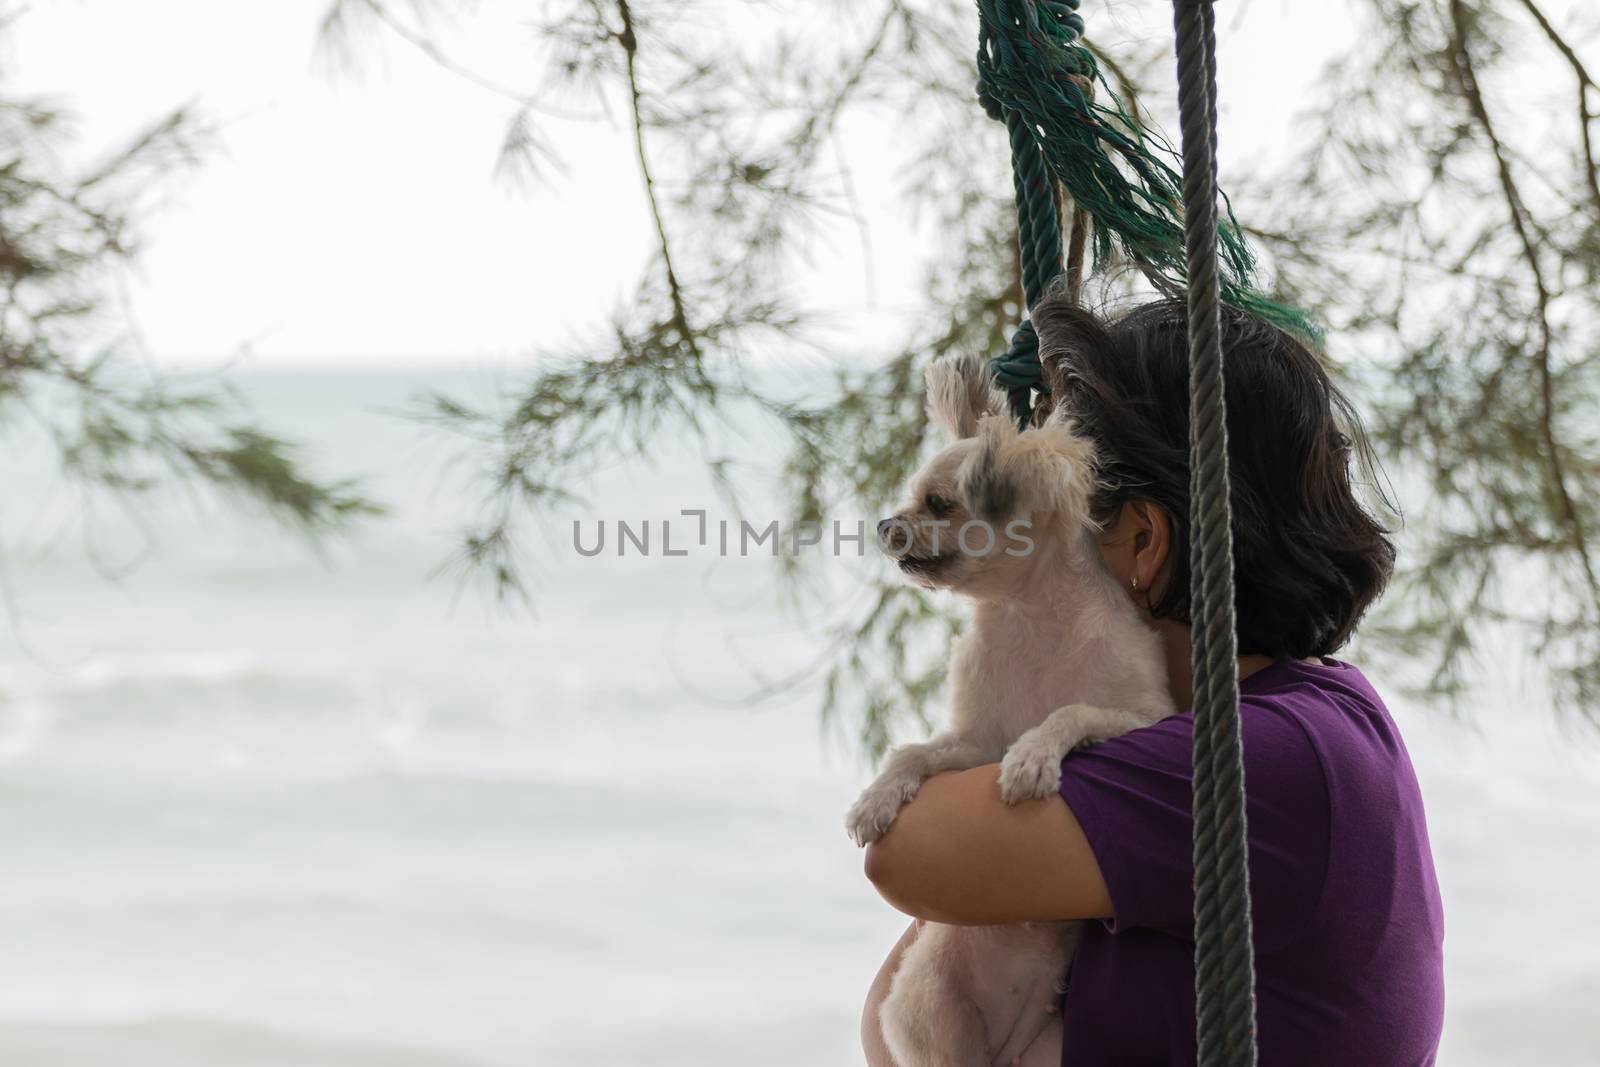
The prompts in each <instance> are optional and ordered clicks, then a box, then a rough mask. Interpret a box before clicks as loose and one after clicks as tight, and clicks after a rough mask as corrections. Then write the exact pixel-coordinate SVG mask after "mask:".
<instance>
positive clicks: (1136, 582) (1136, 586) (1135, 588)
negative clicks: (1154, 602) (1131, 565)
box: [1133, 574, 1139, 593]
mask: <svg viewBox="0 0 1600 1067" xmlns="http://www.w3.org/2000/svg"><path fill="white" fill-rule="evenodd" d="M1133 591H1134V592H1135V593H1137V592H1138V591H1139V576H1138V575H1137V574H1135V575H1134V576H1133Z"/></svg>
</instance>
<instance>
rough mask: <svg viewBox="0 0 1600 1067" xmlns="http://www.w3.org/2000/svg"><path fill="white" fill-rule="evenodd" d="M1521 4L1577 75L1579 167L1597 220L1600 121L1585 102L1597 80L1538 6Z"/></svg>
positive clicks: (1598, 88)
mask: <svg viewBox="0 0 1600 1067" xmlns="http://www.w3.org/2000/svg"><path fill="white" fill-rule="evenodd" d="M1521 3H1522V6H1523V8H1524V9H1525V10H1526V11H1527V12H1528V14H1529V15H1531V16H1533V20H1534V21H1535V22H1537V23H1538V24H1539V28H1540V29H1541V30H1543V31H1544V35H1545V36H1546V37H1548V38H1550V43H1551V44H1552V45H1554V46H1555V48H1556V51H1558V52H1560V53H1561V56H1562V58H1563V59H1565V60H1566V61H1567V65H1568V66H1570V67H1571V68H1572V73H1573V74H1574V75H1576V76H1577V79H1578V130H1579V132H1580V134H1581V135H1582V138H1583V167H1584V170H1585V172H1586V173H1587V174H1588V179H1589V180H1588V189H1589V191H1590V193H1591V194H1593V196H1594V206H1595V211H1596V213H1597V214H1596V218H1597V219H1600V162H1597V161H1596V158H1595V150H1594V149H1595V146H1594V129H1593V127H1594V124H1595V122H1596V121H1600V114H1596V112H1595V110H1594V109H1593V108H1592V107H1591V106H1590V104H1589V93H1590V91H1591V90H1593V92H1594V93H1595V94H1596V95H1597V96H1600V83H1597V82H1596V81H1595V80H1594V78H1593V77H1592V76H1591V75H1590V74H1589V69H1588V67H1586V66H1585V65H1584V62H1583V60H1582V59H1581V58H1579V56H1578V53H1577V52H1576V51H1575V50H1574V49H1573V47H1572V45H1571V44H1569V43H1568V42H1567V40H1566V38H1564V37H1562V36H1561V33H1560V31H1559V30H1557V29H1556V28H1555V26H1554V24H1552V23H1551V21H1550V19H1549V18H1547V17H1546V16H1545V13H1544V12H1543V11H1541V10H1540V9H1539V5H1538V4H1536V3H1534V0H1521Z"/></svg>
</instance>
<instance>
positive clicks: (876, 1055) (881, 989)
mask: <svg viewBox="0 0 1600 1067" xmlns="http://www.w3.org/2000/svg"><path fill="white" fill-rule="evenodd" d="M921 925H922V922H921V920H918V921H917V922H914V923H912V924H911V925H910V926H908V927H906V932H905V933H903V934H901V935H900V940H898V941H896V942H895V943H894V948H892V949H890V950H889V958H888V959H886V960H884V961H883V966H882V967H879V968H878V976H877V977H876V978H874V979H873V980H872V986H871V988H869V989H868V990H867V1003H866V1004H865V1006H863V1007H862V1009H861V1051H863V1052H865V1053H866V1054H867V1067H895V1062H894V1058H893V1057H892V1056H890V1055H889V1046H887V1045H885V1044H884V1043H883V1027H882V1025H881V1024H879V1022H878V1009H879V1008H882V1007H883V1001H884V998H885V997H887V996H888V995H889V982H890V981H891V980H892V979H893V978H894V972H895V971H898V970H899V969H900V957H902V956H904V955H905V952H906V949H907V948H908V947H909V946H910V944H911V940H912V938H914V937H916V936H917V927H919V926H921Z"/></svg>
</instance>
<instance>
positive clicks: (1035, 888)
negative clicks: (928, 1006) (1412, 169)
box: [862, 298, 1444, 1067]
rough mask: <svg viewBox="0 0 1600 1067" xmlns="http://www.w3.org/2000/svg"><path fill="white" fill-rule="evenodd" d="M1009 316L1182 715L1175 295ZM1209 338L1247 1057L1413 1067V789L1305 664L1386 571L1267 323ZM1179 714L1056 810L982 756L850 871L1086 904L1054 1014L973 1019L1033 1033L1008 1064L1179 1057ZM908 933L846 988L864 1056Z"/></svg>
mask: <svg viewBox="0 0 1600 1067" xmlns="http://www.w3.org/2000/svg"><path fill="white" fill-rule="evenodd" d="M1033 317H1034V323H1035V326H1036V327H1037V329H1038V331H1039V336H1040V340H1041V354H1042V359H1043V361H1044V363H1045V368H1046V373H1047V374H1048V376H1049V379H1050V383H1051V391H1052V394H1053V395H1054V396H1055V397H1056V398H1057V402H1058V403H1060V404H1063V405H1065V406H1066V410H1067V411H1069V412H1070V413H1071V414H1072V416H1073V417H1074V418H1075V419H1076V420H1077V424H1078V426H1079V428H1080V430H1082V431H1083V432H1084V433H1086V434H1087V435H1088V436H1089V437H1091V438H1092V439H1094V440H1095V441H1096V443H1097V445H1098V447H1099V451H1100V462H1101V467H1102V475H1103V480H1104V483H1105V484H1104V488H1103V489H1102V491H1101V493H1100V496H1099V498H1098V500H1097V502H1096V507H1097V512H1098V517H1099V518H1100V519H1101V520H1102V521H1103V524H1104V527H1103V529H1104V532H1103V535H1102V542H1101V543H1102V551H1103V554H1104V557H1105V563H1106V566H1107V567H1108V568H1109V569H1110V570H1111V572H1112V573H1113V574H1115V575H1116V576H1117V577H1118V578H1119V579H1120V580H1121V582H1122V584H1123V587H1124V588H1125V589H1127V591H1128V595H1129V596H1130V597H1131V598H1132V599H1133V601H1134V603H1135V604H1136V605H1138V607H1139V608H1140V610H1141V611H1142V612H1144V613H1145V615H1146V616H1147V618H1148V620H1149V623H1150V625H1151V626H1152V627H1153V628H1155V629H1156V630H1157V631H1158V632H1159V633H1160V634H1161V635H1162V638H1163V639H1164V642H1165V647H1166V654H1167V662H1168V667H1169V670H1170V679H1171V688H1172V694H1173V699H1174V701H1175V702H1176V705H1177V706H1178V707H1180V708H1187V707H1189V706H1190V705H1191V703H1192V697H1193V692H1192V688H1191V678H1190V669H1189V640H1190V629H1189V518H1188V517H1189V474H1188V451H1189V447H1188V433H1189V431H1188V406H1189V396H1188V342H1187V336H1186V327H1185V314H1184V310H1183V307H1182V306H1181V305H1180V304H1177V303H1172V302H1162V303H1157V304H1153V305H1149V306H1145V307H1142V308H1139V309H1137V310H1135V311H1133V312H1132V313H1129V314H1125V315H1123V316H1121V317H1119V318H1117V319H1115V320H1114V321H1111V322H1109V323H1103V322H1101V321H1100V320H1098V319H1097V318H1096V317H1095V316H1094V315H1092V314H1090V313H1089V312H1087V311H1084V310H1082V309H1079V308H1076V307H1073V306H1071V305H1070V304H1068V303H1066V302H1064V301H1062V300H1059V299H1055V298H1052V299H1049V300H1047V301H1045V302H1043V303H1042V304H1041V306H1040V307H1038V308H1037V309H1036V310H1035V312H1034V316H1033ZM1223 345H1224V350H1225V352H1226V353H1227V374H1228V380H1227V400H1228V432H1229V455H1230V458H1231V465H1232V476H1233V509H1234V515H1233V537H1234V559H1235V565H1236V571H1237V577H1236V581H1237V587H1238V588H1237V598H1238V599H1237V609H1238V635H1239V653H1240V655H1239V675H1240V678H1241V683H1240V689H1241V699H1240V706H1241V714H1242V722H1243V738H1244V761H1245V779H1246V785H1247V791H1248V801H1247V815H1248V825H1249V841H1250V883H1251V893H1252V900H1251V904H1252V912H1253V915H1254V921H1255V951H1256V995H1257V1024H1258V1031H1257V1032H1258V1041H1259V1046H1260V1051H1261V1062H1262V1063H1263V1064H1265V1065H1267V1067H1272V1065H1275V1064H1296V1065H1300V1067H1315V1065H1321V1064H1328V1065H1333V1064H1339V1065H1349V1064H1361V1065H1363V1067H1389V1065H1394V1067H1401V1065H1405V1067H1410V1065H1417V1064H1431V1063H1433V1061H1434V1055H1435V1051H1436V1048H1437V1045H1438V1040H1439V1032H1440V1027H1441V1023H1442V1017H1443V1007H1444V985H1443V975H1442V957H1441V951H1442V942H1443V914H1442V909H1441V906H1440V901H1439V891H1438V884H1437V882H1436V880H1435V876H1434V870H1433V859H1432V856H1431V853H1430V851H1429V847H1428V834H1427V826H1426V823H1425V820H1424V816H1423V808H1422V799H1421V796H1420V794H1419V792H1418V788H1417V782H1416V776H1415V774H1414V773H1413V771H1412V768H1411V763H1410V760H1409V759H1408V757H1407V755H1406V751H1405V747H1404V745H1403V744H1402V743H1401V740H1400V735H1399V733H1398V731H1397V730H1396V729H1395V725H1394V722H1393V721H1392V720H1391V719H1390V717H1389V713H1388V711H1387V710H1386V709H1385V708H1384V705H1383V701H1382V700H1381V699H1380V698H1379V697H1378V694H1377V693H1376V692H1374V691H1373V688H1372V686H1371V685H1370V684H1369V683H1368V681H1367V680H1366V679H1365V678H1364V677H1363V676H1362V674H1361V672H1360V671H1359V670H1357V669H1356V668H1355V667H1353V666H1351V665H1349V664H1347V663H1342V662H1339V661H1337V660H1334V659H1331V658H1329V657H1330V656H1331V655H1332V653H1334V652H1335V651H1336V650H1338V649H1339V648H1340V647H1341V646H1343V645H1344V644H1345V642H1346V641H1347V640H1348V639H1349V637H1350V635H1351V633H1352V632H1353V631H1354V630H1355V627H1356V623H1357V622H1358V621H1359V620H1360V618H1361V616H1362V613H1363V612H1364V611H1365V610H1366V609H1367V607H1368V606H1369V605H1370V604H1371V603H1372V602H1373V600H1374V599H1376V597H1377V596H1378V594H1379V593H1380V592H1381V591H1382V589H1383V586H1384V583H1385V582H1386V581H1387V579H1388V577H1389V574H1390V571H1391V569H1392V567H1393V563H1394V547H1393V545H1392V543H1391V542H1390V541H1389V539H1388V537H1387V535H1386V532H1385V530H1384V528H1383V527H1382V526H1381V525H1379V523H1378V522H1377V521H1376V520H1375V519H1374V518H1373V517H1372V516H1371V515H1370V514H1369V513H1368V511H1367V510H1366V509H1365V508H1363V507H1362V505H1361V503H1360V502H1359V501H1358V500H1357V498H1356V495H1355V492H1354V487H1353V485H1352V475H1351V458H1352V449H1353V446H1354V447H1355V448H1356V449H1357V450H1360V451H1362V453H1363V454H1364V445H1362V444H1361V441H1362V438H1361V431H1360V426H1359V422H1358V420H1357V419H1356V418H1355V416H1354V413H1353V412H1352V410H1351V409H1350V407H1349V405H1348V403H1347V402H1346V401H1345V400H1344V398H1343V397H1342V396H1341V395H1340V394H1339V392H1338V390H1337V389H1336V388H1335V387H1334V386H1333V385H1332V383H1331V382H1330V381H1329V380H1328V377H1327V375H1326V373H1325V372H1324V371H1323V369H1322V367H1321V365H1320V364H1319V363H1318V361H1317V359H1316V357H1315V356H1313V355H1312V354H1311V352H1309V351H1308V350H1307V349H1306V348H1305V346H1303V345H1301V344H1300V343H1299V342H1297V341H1296V340H1294V339H1293V338H1292V337H1290V336H1289V335H1287V334H1285V333H1283V332H1282V331H1280V330H1278V329H1276V328H1275V327H1273V326H1270V325H1268V324H1266V323H1264V322H1262V321H1260V320H1258V319H1255V318H1253V317H1251V316H1249V315H1248V314H1246V313H1244V312H1241V311H1237V310H1232V309H1229V310H1227V311H1225V312H1224V316H1223ZM1341 424H1342V426H1343V428H1341ZM1192 728H1193V716H1192V713H1190V712H1184V713H1183V714H1181V715H1176V716H1173V717H1172V718H1169V719H1166V720H1164V721H1162V722H1160V723H1157V724H1156V725H1154V726H1151V727H1148V728H1146V729H1143V730H1138V731H1135V732H1133V733H1131V734H1128V735H1125V736H1123V737H1120V738H1116V739H1115V740H1112V741H1108V742H1105V743H1103V744H1100V745H1096V746H1094V747H1092V748H1088V749H1084V750H1081V751H1079V752H1075V753H1073V754H1072V755H1070V756H1068V757H1067V759H1066V760H1065V761H1064V762H1063V765H1062V779H1061V790H1060V796H1059V798H1056V797H1052V798H1049V799H1045V800H1039V801H1033V802H1030V803H1025V804H1021V805H1017V806H1015V807H1008V806H1006V805H1005V804H1003V803H1002V802H1001V801H1000V797H999V793H998V790H997V786H996V782H997V778H998V774H999V767H998V765H990V766H986V767H979V768H977V769H975V770H971V771H964V772H959V773H952V774H945V775H940V776H938V777H936V778H934V779H932V780H930V781H929V782H928V783H927V784H926V785H924V786H923V788H922V790H921V791H920V792H919V793H918V794H917V796H916V798H915V799H913V800H912V801H911V803H910V804H908V805H907V806H906V807H905V809H904V810H903V811H902V812H901V814H900V816H899V818H898V819H897V820H896V822H895V823H894V826H893V827H892V829H891V830H890V831H889V833H888V834H887V836H885V837H884V838H883V839H881V840H880V841H879V842H877V843H876V844H874V845H872V846H871V847H870V848H869V850H868V852H867V857H866V869H867V877H868V878H870V879H871V880H872V883H873V885H874V886H876V887H877V889H878V891H879V892H880V893H881V894H882V895H883V897H884V898H885V899H886V900H888V901H889V903H891V904H893V905H894V906H895V907H897V908H899V909H900V910H901V911H904V912H906V913H907V914H909V915H911V916H913V917H915V918H916V919H917V920H919V921H921V920H928V921H933V922H941V923H965V924H985V923H1015V922H1027V921H1056V920H1066V919H1083V920H1090V922H1088V923H1087V924H1086V930H1085V933H1084V937H1083V941H1082V944H1081V947H1080V948H1079V949H1078V953H1077V956H1076V958H1075V960H1074V962H1073V967H1072V972H1071V974H1070V976H1069V979H1068V991H1067V993H1066V995H1065V997H1064V998H1063V999H1062V1001H1061V1003H1060V1006H1059V1015H1056V1014H1052V1015H1051V1016H1050V1017H1049V1019H1047V1020H1042V1021H1041V1020H1026V1019H1024V1020H1016V1021H1015V1022H1014V1023H1013V1022H1010V1021H1007V1022H1004V1023H1001V1024H1000V1025H1003V1026H1009V1025H1023V1026H1029V1027H1039V1028H1040V1030H1041V1033H1040V1036H1039V1037H1038V1039H1037V1040H1035V1041H1034V1042H1033V1044H1032V1045H1031V1046H1030V1047H1029V1053H1028V1056H1027V1057H1026V1058H1025V1060H1026V1063H1027V1064H1028V1065H1029V1067H1033V1065H1035V1064H1038V1065H1049V1067H1054V1065H1055V1064H1057V1063H1061V1064H1066V1065H1069V1067H1081V1065H1095V1067H1119V1065H1129V1067H1131V1065H1147V1064H1148V1065H1152V1067H1154V1065H1158V1064H1159V1065H1163V1067H1165V1065H1169V1064H1185V1063H1193V1062H1194V1061H1195V1036H1194V978H1193V965H1194V964H1193V961H1194V930H1193V919H1192V909H1193V891H1192V888H1191V880H1192V878H1193V863H1192V858H1191V853H1190V848H1191V846H1190V834H1191V821H1190V789H1191V781H1190V762H1191V757H1190V746H1191V744H1192ZM915 933H916V926H915V924H913V926H912V928H911V929H909V930H907V931H906V935H905V936H904V937H903V938H902V939H901V942H900V944H898V945H896V946H895V949H894V951H893V952H891V954H890V956H889V958H888V959H887V960H886V961H885V963H884V965H883V969H882V970H881V971H880V972H879V974H878V977H877V980H876V981H875V982H874V983H873V986H872V989H871V991H870V993H869V995H868V1000H867V1005H866V1011H865V1015H864V1018H863V1025H862V1040H863V1043H864V1046H865V1048H866V1052H867V1059H868V1062H869V1063H870V1064H872V1065H873V1067H888V1065H890V1064H891V1059H890V1057H889V1055H888V1052H887V1050H886V1049H885V1048H884V1047H883V1042H882V1037H881V1034H880V1032H879V1028H878V1025H877V1011H878V1007H879V1005H880V1004H881V1002H882V1000H883V997H884V996H885V994H886V993H887V990H888V985H889V981H890V978H891V977H892V975H893V973H894V970H895V967H896V965H897V963H898V960H899V956H900V953H901V951H902V950H903V948H904V946H905V945H906V944H908V943H909V942H910V939H911V938H913V937H914V936H915ZM1057 1020H1059V1021H1057ZM1045 1023H1048V1024H1049V1025H1044V1024H1045ZM991 1036H993V1035H991Z"/></svg>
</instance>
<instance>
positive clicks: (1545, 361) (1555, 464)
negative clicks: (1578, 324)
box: [1450, 0, 1600, 609]
mask: <svg viewBox="0 0 1600 1067" xmlns="http://www.w3.org/2000/svg"><path fill="white" fill-rule="evenodd" d="M1450 23H1451V29H1452V33H1451V47H1450V59H1451V63H1452V65H1453V68H1454V73H1455V80H1456V84H1457V87H1458V88H1459V89H1460V91H1461V95H1462V97H1463V98H1464V99H1465V100H1466V102H1467V107H1468V110H1469V111H1470V112H1471V114H1472V118H1473V120H1474V121H1475V122H1476V123H1477V125H1478V128H1479V129H1480V130H1481V131H1482V133H1483V135H1484V139H1485V140H1486V141H1487V142H1488V144H1489V148H1490V151H1491V153H1492V154H1493V156H1494V161H1495V167H1496V171H1497V173H1498V176H1499V181H1500V189H1501V193H1502V195H1503V196H1504V199H1505V204H1506V211H1507V213H1508V214H1509V215H1510V218H1511V227H1512V229H1513V230H1514V231H1515V233H1516V235H1517V241H1518V243H1519V244H1520V245H1521V247H1522V257H1523V259H1524V261H1525V262H1526V264H1527V267H1528V274H1529V277H1530V279H1531V280H1532V282H1533V286H1534V296H1535V302H1536V319H1537V324H1538V330H1539V347H1538V349H1537V351H1536V352H1535V353H1534V359H1535V364H1536V366H1537V369H1538V373H1539V404H1540V410H1539V433H1540V437H1541V438H1542V441H1543V444H1544V452H1545V462H1546V465H1547V468H1548V476H1549V483H1550V489H1551V492H1552V493H1553V494H1554V495H1555V498H1556V502H1557V506H1558V508H1559V509H1560V513H1561V519H1562V521H1563V522H1564V524H1565V525H1566V527H1567V531H1568V534H1569V536H1570V538H1571V542H1572V549H1573V551H1574V553H1575V554H1576V555H1577V557H1578V562H1579V564H1580V566H1581V567H1582V569H1583V573H1584V577H1585V578H1586V579H1587V582H1588V586H1589V592H1590V594H1591V596H1592V597H1593V598H1594V602H1595V605H1596V608H1597V609H1600V576H1597V575H1596V573H1595V567H1594V563H1593V561H1592V560H1591V559H1590V556H1589V543H1588V535H1587V532H1586V531H1585V529H1584V523H1583V518H1582V516H1581V515H1579V513H1578V508H1577V504H1576V503H1575V502H1574V500H1573V499H1572V494H1571V492H1570V491H1569V490H1568V488H1567V475H1566V467H1565V464H1564V463H1563V462H1562V459H1561V446H1560V443H1559V442H1558V441H1557V439H1556V430H1555V384H1554V377H1553V375H1552V373H1551V363H1552V361H1553V359H1554V353H1553V351H1552V349H1553V348H1554V336H1553V335H1554V331H1553V329H1552V327H1551V324H1550V304H1551V301H1552V299H1553V297H1552V293H1551V289H1550V285H1549V283H1548V282H1547V281H1546V279H1545V273H1544V266H1543V264H1542V263H1541V262H1540V259H1539V249H1538V247H1537V245H1535V243H1534V240H1533V234H1532V228H1533V227H1532V225H1531V224H1530V221H1529V218H1528V216H1529V209H1528V206H1527V201H1526V200H1525V199H1524V198H1523V196H1522V191H1521V189H1520V188H1519V186H1518V185H1517V181H1516V176H1515V175H1514V174H1513V173H1512V170H1511V161H1510V157H1509V154H1508V153H1507V151H1506V147H1505V143H1504V142H1503V141H1502V140H1501V139H1500V135H1499V133H1498V131H1497V130H1496V128H1495V125H1494V122H1493V120H1492V119H1491V118H1490V115H1489V108H1488V105H1487V104H1486V103H1485V101H1484V98H1483V91H1482V89H1481V88H1480V86H1479V84H1478V78H1477V71H1476V69H1475V67H1474V65H1473V59H1472V51H1471V48H1470V46H1469V40H1468V38H1469V34H1470V33H1471V27H1470V17H1469V15H1468V13H1467V11H1466V5H1465V3H1464V2H1463V0H1450Z"/></svg>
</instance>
